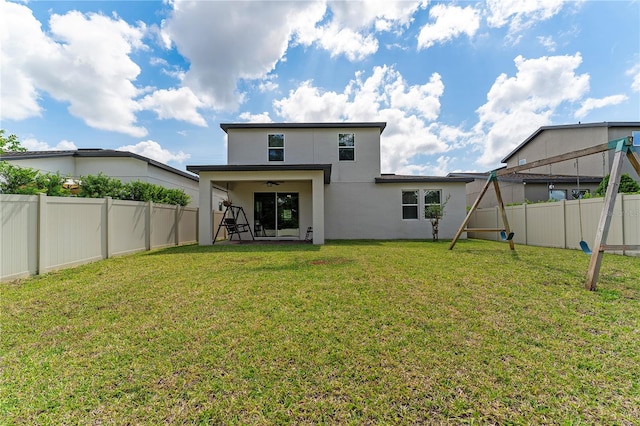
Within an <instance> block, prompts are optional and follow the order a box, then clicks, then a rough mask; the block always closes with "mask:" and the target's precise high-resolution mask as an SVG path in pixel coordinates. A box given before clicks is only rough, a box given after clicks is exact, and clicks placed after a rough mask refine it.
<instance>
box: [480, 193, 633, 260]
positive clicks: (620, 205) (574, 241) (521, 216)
mask: <svg viewBox="0 0 640 426" xmlns="http://www.w3.org/2000/svg"><path fill="white" fill-rule="evenodd" d="M617 197H618V198H617V200H616V203H615V209H614V210H613V216H612V218H611V227H610V228H609V234H608V236H607V241H606V243H607V244H616V245H624V244H627V245H638V244H640V195H638V194H634V195H627V194H618V195H617ZM603 207H604V198H590V199H584V200H580V201H578V200H571V201H566V200H563V201H557V202H552V203H540V204H521V205H515V206H507V207H505V210H506V212H507V220H508V221H509V226H510V228H511V231H513V232H514V238H513V240H514V242H515V243H516V244H525V245H533V246H542V247H558V248H568V249H580V245H579V243H580V241H581V240H584V241H586V242H587V243H588V244H589V247H593V243H594V241H595V238H596V231H597V227H598V222H599V220H600V215H601V213H602V209H603ZM500 226H502V220H501V218H500V211H499V209H498V207H490V208H482V209H477V210H476V212H475V213H474V214H473V216H472V217H471V220H470V223H469V227H470V228H496V227H500ZM468 236H469V238H478V239H487V240H494V241H499V239H500V236H499V235H497V233H496V234H494V233H472V232H470V233H468ZM615 253H617V254H625V255H629V256H640V252H638V251H625V252H622V251H619V252H615Z"/></svg>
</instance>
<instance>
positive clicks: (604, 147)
mask: <svg viewBox="0 0 640 426" xmlns="http://www.w3.org/2000/svg"><path fill="white" fill-rule="evenodd" d="M610 149H615V155H614V159H613V164H612V167H611V173H610V175H609V184H608V186H607V192H606V194H605V199H604V206H603V209H602V214H601V215H600V221H599V223H598V229H597V231H596V239H595V243H594V250H593V251H592V254H591V260H590V262H589V269H588V270H587V280H586V282H585V288H586V289H588V290H591V291H594V290H595V289H596V285H597V283H598V276H599V274H600V266H601V265H602V257H603V255H604V251H605V250H640V246H632V245H621V246H618V245H607V244H605V243H604V242H605V241H606V239H607V235H608V233H609V226H610V225H611V217H612V215H613V209H614V207H615V202H616V197H617V194H618V187H619V186H620V178H621V176H622V164H623V161H624V157H625V156H626V157H627V158H628V159H629V162H630V163H631V165H632V166H633V168H634V169H635V170H636V172H637V173H638V174H639V175H640V156H638V154H637V152H636V150H635V148H634V146H633V137H631V136H627V137H624V138H620V139H615V140H612V141H609V142H607V143H604V144H601V145H596V146H593V147H590V148H585V149H580V150H577V151H574V152H569V153H565V154H561V155H556V156H554V157H549V158H546V159H544V160H538V161H534V162H532V163H529V164H526V165H522V166H515V167H511V168H507V169H501V170H497V171H493V172H491V174H490V175H489V178H488V179H487V182H486V184H485V185H484V187H483V188H482V191H481V192H480V194H479V195H478V198H477V199H476V201H475V202H474V203H473V206H472V207H471V209H470V210H469V213H467V216H466V217H465V219H464V222H462V225H460V229H458V232H457V233H456V235H455V237H454V238H453V240H452V241H451V244H450V245H449V250H452V249H453V247H454V246H455V245H456V242H457V241H458V238H460V235H462V233H463V232H495V231H498V232H499V231H501V229H500V228H466V226H467V224H468V223H469V220H471V216H472V215H473V213H474V212H475V211H476V209H477V208H478V204H480V201H481V200H482V197H484V195H485V193H486V192H487V190H488V189H489V186H490V185H491V183H493V185H494V188H495V191H496V198H497V199H498V206H499V208H500V212H501V215H502V223H503V225H504V231H505V232H507V233H510V230H509V223H508V220H507V214H506V212H505V209H504V204H503V202H502V196H501V194H500V186H499V184H498V179H497V178H498V176H504V175H507V174H511V173H516V172H519V171H522V170H527V169H532V168H536V167H541V166H546V165H549V164H554V163H559V162H561V161H567V160H573V159H575V158H580V157H585V156H587V155H591V154H597V153H599V152H604V151H608V150H610ZM509 245H510V248H511V250H513V249H514V246H513V240H509Z"/></svg>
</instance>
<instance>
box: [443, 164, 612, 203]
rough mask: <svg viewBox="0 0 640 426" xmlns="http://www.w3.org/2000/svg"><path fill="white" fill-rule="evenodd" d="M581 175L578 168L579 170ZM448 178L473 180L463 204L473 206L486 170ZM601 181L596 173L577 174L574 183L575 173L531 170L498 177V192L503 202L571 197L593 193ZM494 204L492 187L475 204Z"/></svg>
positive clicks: (538, 200)
mask: <svg viewBox="0 0 640 426" xmlns="http://www.w3.org/2000/svg"><path fill="white" fill-rule="evenodd" d="M580 174H581V175H582V169H580ZM447 176H449V177H463V178H468V179H473V182H470V183H468V184H467V206H471V205H473V203H474V202H475V201H476V199H477V198H478V196H479V195H480V192H481V191H482V188H483V187H484V185H485V183H486V182H487V179H488V178H489V172H486V173H449V174H448V175H447ZM601 181H602V177H599V176H584V175H582V176H580V182H578V180H577V178H576V176H575V175H574V176H566V175H553V176H549V175H540V174H535V173H513V174H510V175H508V176H500V177H499V178H498V182H499V183H500V194H501V195H502V201H503V202H504V204H505V205H508V204H520V203H524V202H532V203H536V202H542V201H548V200H551V199H554V200H562V199H567V200H571V199H574V198H575V197H577V195H578V193H581V194H583V196H584V194H585V193H587V192H588V193H590V194H593V193H594V192H595V190H596V188H597V187H598V185H599V184H600V182H601ZM496 205H498V200H497V198H496V194H495V192H494V191H493V187H490V189H489V191H487V193H486V194H485V195H484V197H482V200H481V201H480V204H479V205H478V207H480V208H482V207H494V206H496Z"/></svg>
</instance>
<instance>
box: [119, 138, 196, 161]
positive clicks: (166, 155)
mask: <svg viewBox="0 0 640 426" xmlns="http://www.w3.org/2000/svg"><path fill="white" fill-rule="evenodd" d="M116 150H118V151H129V152H133V153H134V154H139V155H142V156H143V157H147V158H151V159H153V160H156V161H159V162H161V163H165V164H166V163H168V162H170V161H174V162H176V163H183V162H184V161H185V160H188V159H189V158H191V155H189V154H185V153H184V152H182V151H178V152H175V153H174V152H171V151H169V150H168V149H164V148H162V146H160V144H159V143H158V142H155V141H152V140H147V141H142V142H138V143H137V144H135V145H125V146H121V147H120V148H116Z"/></svg>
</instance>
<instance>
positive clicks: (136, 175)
mask: <svg viewBox="0 0 640 426" xmlns="http://www.w3.org/2000/svg"><path fill="white" fill-rule="evenodd" d="M2 160H6V161H9V162H11V163H12V164H15V165H17V166H21V167H31V168H34V169H37V170H42V171H44V172H48V173H56V172H58V173H60V175H62V176H68V177H71V178H73V179H80V178H82V176H88V175H98V174H99V173H100V172H102V173H103V174H105V175H107V176H109V177H112V178H116V179H119V180H120V181H121V182H123V183H127V182H132V181H137V180H139V181H143V182H148V183H152V184H155V185H160V186H163V187H165V188H170V189H182V190H184V192H185V193H186V194H188V195H189V196H190V197H191V202H190V203H189V206H197V205H198V197H199V191H198V177H197V176H194V175H192V174H191V173H187V172H184V171H181V170H178V169H174V168H173V167H170V166H167V165H166V164H162V163H160V162H158V161H155V160H152V159H150V158H147V157H143V156H142V155H138V154H134V153H132V152H127V151H114V150H111V149H99V148H96V149H78V150H73V151H26V152H7V153H5V154H3V155H2Z"/></svg>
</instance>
